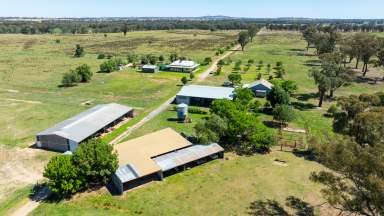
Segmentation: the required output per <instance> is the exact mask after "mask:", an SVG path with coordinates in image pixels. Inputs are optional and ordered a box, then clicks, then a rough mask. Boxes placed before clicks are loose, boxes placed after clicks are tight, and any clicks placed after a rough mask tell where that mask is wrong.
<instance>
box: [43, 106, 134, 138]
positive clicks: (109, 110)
mask: <svg viewBox="0 0 384 216" xmlns="http://www.w3.org/2000/svg"><path fill="white" fill-rule="evenodd" d="M132 110H133V109H132V108H131V107H127V106H124V105H120V104H115V103H111V104H102V105H97V106H95V107H93V108H91V109H89V110H86V111H84V112H82V113H80V114H78V115H76V116H74V117H72V118H70V119H67V120H65V121H63V122H61V123H59V124H57V125H55V126H53V127H51V128H49V129H47V130H45V131H43V132H40V133H38V134H37V135H38V136H43V135H57V136H61V137H64V138H66V139H70V140H73V141H75V142H78V143H80V142H81V141H83V140H85V139H87V138H88V137H90V136H92V135H93V134H95V133H96V132H97V131H99V130H101V129H103V128H104V127H105V126H107V125H108V124H110V123H112V122H113V121H115V120H117V119H119V118H120V117H122V116H123V115H125V114H127V113H128V112H130V111H132Z"/></svg>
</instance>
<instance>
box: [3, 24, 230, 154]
mask: <svg viewBox="0 0 384 216" xmlns="http://www.w3.org/2000/svg"><path fill="white" fill-rule="evenodd" d="M235 35H236V32H232V31H219V32H210V31H198V30H196V31H192V30H188V31H146V32H132V33H128V35H127V36H126V37H124V36H123V35H122V34H108V36H107V37H106V38H105V37H104V35H103V34H90V35H0V43H1V44H4V45H5V46H2V52H1V53H0V101H1V103H0V104H1V105H0V145H8V146H20V147H25V146H28V145H31V144H32V143H33V141H34V135H35V134H36V133H37V132H39V131H41V130H44V129H46V128H48V127H50V126H52V125H54V124H56V123H58V122H60V121H62V120H64V119H66V118H68V117H71V116H73V115H75V114H77V113H79V112H81V111H83V110H85V109H88V108H89V107H87V106H84V105H82V104H83V103H84V102H91V104H92V106H93V105H95V104H99V103H110V102H117V103H121V104H125V105H129V106H132V107H134V108H136V110H137V111H138V112H139V113H143V112H148V111H150V110H152V109H153V108H154V107H156V106H157V105H159V104H160V103H162V102H164V101H165V100H167V99H168V98H169V97H170V96H172V95H174V94H175V93H176V92H177V91H178V89H179V86H177V85H178V84H179V82H180V78H181V77H182V76H184V74H178V73H159V74H142V73H138V72H136V71H135V70H125V71H122V72H115V73H111V74H103V73H95V75H94V77H93V80H92V81H91V82H90V83H88V84H81V85H79V86H76V87H73V88H60V87H59V84H60V81H61V77H62V74H63V73H65V72H68V71H69V70H70V69H73V68H75V67H76V66H78V65H81V64H84V63H86V64H88V65H90V66H91V68H92V70H93V71H94V72H97V71H98V69H99V65H100V64H101V63H102V62H103V61H105V60H98V59H97V58H96V56H97V54H98V53H107V54H113V55H117V56H120V57H123V58H124V57H125V56H126V54H127V53H129V52H135V53H136V54H149V53H152V54H156V55H159V54H163V55H164V56H165V57H166V58H168V55H169V54H170V53H171V52H177V53H178V54H179V55H180V56H186V57H189V58H192V59H194V60H196V61H199V62H200V61H202V60H203V59H204V58H205V57H207V56H213V55H214V53H215V50H216V49H217V48H220V47H222V46H224V45H227V44H228V43H230V42H232V41H233V40H234V39H235V37H236V36H235ZM56 40H59V41H60V43H56ZM76 44H81V45H82V46H84V47H85V52H86V55H85V57H82V58H78V59H77V58H73V57H72V55H73V50H74V47H75V45H76Z"/></svg>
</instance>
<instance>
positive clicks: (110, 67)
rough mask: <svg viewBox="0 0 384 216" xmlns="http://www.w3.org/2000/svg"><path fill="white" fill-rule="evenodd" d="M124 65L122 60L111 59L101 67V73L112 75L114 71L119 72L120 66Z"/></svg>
mask: <svg viewBox="0 0 384 216" xmlns="http://www.w3.org/2000/svg"><path fill="white" fill-rule="evenodd" d="M122 63H123V62H122V59H110V60H108V61H106V62H103V63H102V64H101V65H100V71H101V72H104V73H111V72H113V71H117V70H119V64H122Z"/></svg>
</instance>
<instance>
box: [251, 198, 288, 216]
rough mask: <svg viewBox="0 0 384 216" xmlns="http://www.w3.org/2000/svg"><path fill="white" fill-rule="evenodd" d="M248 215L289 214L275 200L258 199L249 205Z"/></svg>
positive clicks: (270, 215)
mask: <svg viewBox="0 0 384 216" xmlns="http://www.w3.org/2000/svg"><path fill="white" fill-rule="evenodd" d="M248 215H253V216H289V214H288V212H286V211H285V209H284V208H283V207H282V206H281V205H280V204H279V203H278V202H277V201H275V200H269V199H268V200H266V201H262V200H258V201H255V202H252V203H251V204H250V206H249V211H248Z"/></svg>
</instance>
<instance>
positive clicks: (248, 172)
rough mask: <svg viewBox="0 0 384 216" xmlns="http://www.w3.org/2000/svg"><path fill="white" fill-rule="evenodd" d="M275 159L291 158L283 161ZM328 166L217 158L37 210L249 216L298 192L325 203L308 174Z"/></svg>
mask: <svg viewBox="0 0 384 216" xmlns="http://www.w3.org/2000/svg"><path fill="white" fill-rule="evenodd" d="M275 159H279V160H283V161H286V162H287V166H281V165H278V164H276V163H275V162H274V160H275ZM321 169H323V168H322V167H321V166H320V165H318V164H317V163H315V162H310V161H305V160H304V159H303V158H299V157H296V156H294V155H293V154H291V153H284V152H277V151H276V152H273V153H272V154H270V155H255V156H251V157H239V156H235V155H232V154H227V155H226V159H224V160H217V161H213V162H210V163H208V164H205V165H202V166H199V167H196V168H193V169H191V170H188V171H186V172H183V173H179V174H176V175H173V176H170V177H168V178H166V179H165V181H163V182H153V183H150V184H149V185H146V186H144V187H141V188H137V189H135V190H132V191H129V192H127V193H125V195H124V196H122V197H114V196H112V195H110V194H109V192H108V191H105V190H101V191H98V192H94V193H91V194H83V195H79V196H78V197H76V198H74V199H73V200H71V201H69V202H67V201H64V202H60V203H58V204H54V203H52V204H42V205H41V206H40V207H39V208H38V209H37V210H36V211H34V212H33V215H73V214H76V215H246V214H247V212H248V211H249V209H248V207H249V205H250V203H251V202H253V201H256V200H259V199H262V200H264V199H267V198H268V199H275V200H277V201H278V202H280V203H281V204H282V205H283V204H284V200H285V198H286V197H287V196H290V195H292V196H296V197H298V198H300V199H302V200H304V201H306V202H309V203H310V204H312V205H318V204H321V202H322V199H321V196H320V193H319V190H320V187H319V185H316V184H313V183H312V182H310V181H309V179H308V177H309V174H310V172H312V171H318V170H321Z"/></svg>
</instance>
